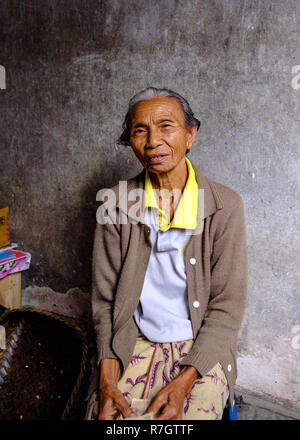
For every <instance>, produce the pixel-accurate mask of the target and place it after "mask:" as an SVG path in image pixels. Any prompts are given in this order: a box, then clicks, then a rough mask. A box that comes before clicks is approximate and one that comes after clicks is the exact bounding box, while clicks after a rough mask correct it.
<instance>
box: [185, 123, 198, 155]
mask: <svg viewBox="0 0 300 440" xmlns="http://www.w3.org/2000/svg"><path fill="white" fill-rule="evenodd" d="M196 134H197V127H192V128H189V129H188V135H187V145H186V149H187V150H190V149H191V148H192V146H193V143H194V140H195V137H196Z"/></svg>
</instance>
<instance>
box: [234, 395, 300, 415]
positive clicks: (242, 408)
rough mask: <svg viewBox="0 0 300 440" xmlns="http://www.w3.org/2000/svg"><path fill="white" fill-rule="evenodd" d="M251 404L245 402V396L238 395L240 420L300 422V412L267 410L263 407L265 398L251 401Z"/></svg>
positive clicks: (278, 409) (237, 405)
mask: <svg viewBox="0 0 300 440" xmlns="http://www.w3.org/2000/svg"><path fill="white" fill-rule="evenodd" d="M251 400H252V401H251V403H249V402H245V401H244V399H243V396H241V395H238V396H237V398H236V407H237V418H238V420H300V412H299V414H297V413H296V412H295V411H294V410H291V411H290V412H289V410H288V409H287V408H285V410H284V411H283V410H281V409H280V408H276V409H271V408H269V409H267V408H265V407H263V406H265V405H264V402H263V398H260V399H258V401H257V402H256V403H255V399H253V398H252V399H251Z"/></svg>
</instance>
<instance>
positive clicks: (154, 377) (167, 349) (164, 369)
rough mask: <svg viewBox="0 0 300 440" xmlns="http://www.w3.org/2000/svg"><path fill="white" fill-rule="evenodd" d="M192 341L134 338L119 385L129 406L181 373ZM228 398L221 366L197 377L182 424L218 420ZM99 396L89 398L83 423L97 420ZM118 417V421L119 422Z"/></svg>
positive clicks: (93, 393)
mask: <svg viewBox="0 0 300 440" xmlns="http://www.w3.org/2000/svg"><path fill="white" fill-rule="evenodd" d="M193 343H194V341H193V340H192V339H189V340H187V341H181V342H170V343H154V342H151V341H149V340H147V339H146V338H145V337H144V336H139V337H138V338H137V341H136V344H135V347H134V351H133V354H132V357H131V361H130V364H129V365H128V367H127V368H126V371H125V372H124V374H123V376H122V377H121V379H120V380H119V382H118V388H119V389H120V391H121V392H122V393H123V395H124V397H125V398H126V400H127V402H128V403H129V405H130V404H131V401H132V399H133V398H135V399H148V400H149V402H151V400H152V399H153V397H154V396H155V395H156V393H157V392H158V391H160V390H161V389H162V388H163V387H164V386H165V385H167V384H168V383H169V382H171V381H172V379H174V378H175V377H176V376H177V375H178V374H179V373H180V371H181V369H182V366H180V365H179V363H180V361H181V359H183V358H184V356H186V355H187V354H188V353H189V351H190V349H191V348H192V346H193ZM228 396H229V388H228V384H227V380H226V377H225V373H224V370H223V368H222V366H221V365H220V364H219V363H217V364H216V365H215V366H214V367H213V368H212V369H211V370H210V371H209V372H208V373H207V374H206V375H205V376H203V377H198V378H197V379H196V380H195V382H194V385H193V388H192V389H191V391H190V393H188V394H187V395H186V396H185V399H184V407H183V414H182V420H220V419H221V418H222V414H223V410H224V407H225V405H226V402H227V399H228ZM98 413H99V394H98V390H95V391H94V392H92V393H91V394H90V397H89V400H88V404H87V411H86V416H85V419H86V420H97V418H98ZM122 419H123V417H122V415H121V413H120V414H119V415H118V417H117V420H122Z"/></svg>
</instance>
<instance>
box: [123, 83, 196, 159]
mask: <svg viewBox="0 0 300 440" xmlns="http://www.w3.org/2000/svg"><path fill="white" fill-rule="evenodd" d="M154 96H165V97H167V98H175V99H177V101H178V102H179V104H180V105H181V107H182V110H183V114H184V121H185V126H186V127H187V128H193V127H197V130H199V127H200V125H201V122H200V121H199V119H197V118H195V116H194V113H193V111H192V109H191V107H190V105H189V103H188V102H187V100H186V99H185V98H183V96H181V95H179V93H176V92H173V90H169V89H157V88H155V87H148V88H147V89H144V90H142V91H141V92H138V93H137V94H136V95H134V96H133V97H132V98H131V99H130V101H129V106H128V110H127V113H126V116H125V119H124V121H123V124H122V128H123V132H122V134H121V136H120V137H119V139H118V142H117V143H118V144H121V145H130V143H129V140H130V124H131V115H132V112H133V110H134V108H135V106H136V105H137V104H139V103H140V102H142V101H145V100H147V99H151V98H153V97H154ZM188 152H189V150H187V151H186V153H188Z"/></svg>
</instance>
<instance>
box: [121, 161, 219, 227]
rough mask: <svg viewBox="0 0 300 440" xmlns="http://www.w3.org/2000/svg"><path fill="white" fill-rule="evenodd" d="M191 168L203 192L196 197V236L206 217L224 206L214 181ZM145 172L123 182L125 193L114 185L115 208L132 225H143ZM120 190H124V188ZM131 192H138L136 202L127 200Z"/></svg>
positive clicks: (195, 168)
mask: <svg viewBox="0 0 300 440" xmlns="http://www.w3.org/2000/svg"><path fill="white" fill-rule="evenodd" d="M192 166H193V168H194V170H195V175H196V180H197V183H198V188H199V189H203V190H204V191H203V192H200V193H199V195H200V197H198V212H197V228H196V230H195V234H197V233H201V232H202V228H203V220H204V219H205V218H206V217H209V216H210V215H212V214H214V213H215V212H216V211H218V210H219V209H222V208H223V207H224V205H223V202H222V198H221V196H220V193H219V191H218V190H217V188H216V186H215V184H214V181H213V180H211V179H210V178H209V177H207V176H205V174H203V173H201V171H200V170H198V168H197V167H195V165H194V164H192ZM145 172H146V170H145V169H143V170H142V171H141V172H140V173H139V174H138V175H137V176H135V177H133V178H131V179H129V180H127V181H124V182H123V184H124V183H125V182H126V185H127V191H124V190H123V191H120V184H119V185H116V187H115V188H116V191H115V193H116V207H117V208H119V209H120V210H121V211H123V212H124V213H125V214H126V215H127V216H128V217H129V218H130V219H131V220H132V221H133V222H134V223H139V222H141V223H145V218H144V215H143V197H142V190H143V189H144V182H145ZM122 188H123V189H125V187H124V186H123V187H122ZM131 190H138V191H140V197H138V200H137V198H136V197H133V199H131V198H128V195H129V196H130V191H131ZM137 193H138V192H137ZM201 195H202V196H201ZM203 201H204V203H203Z"/></svg>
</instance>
